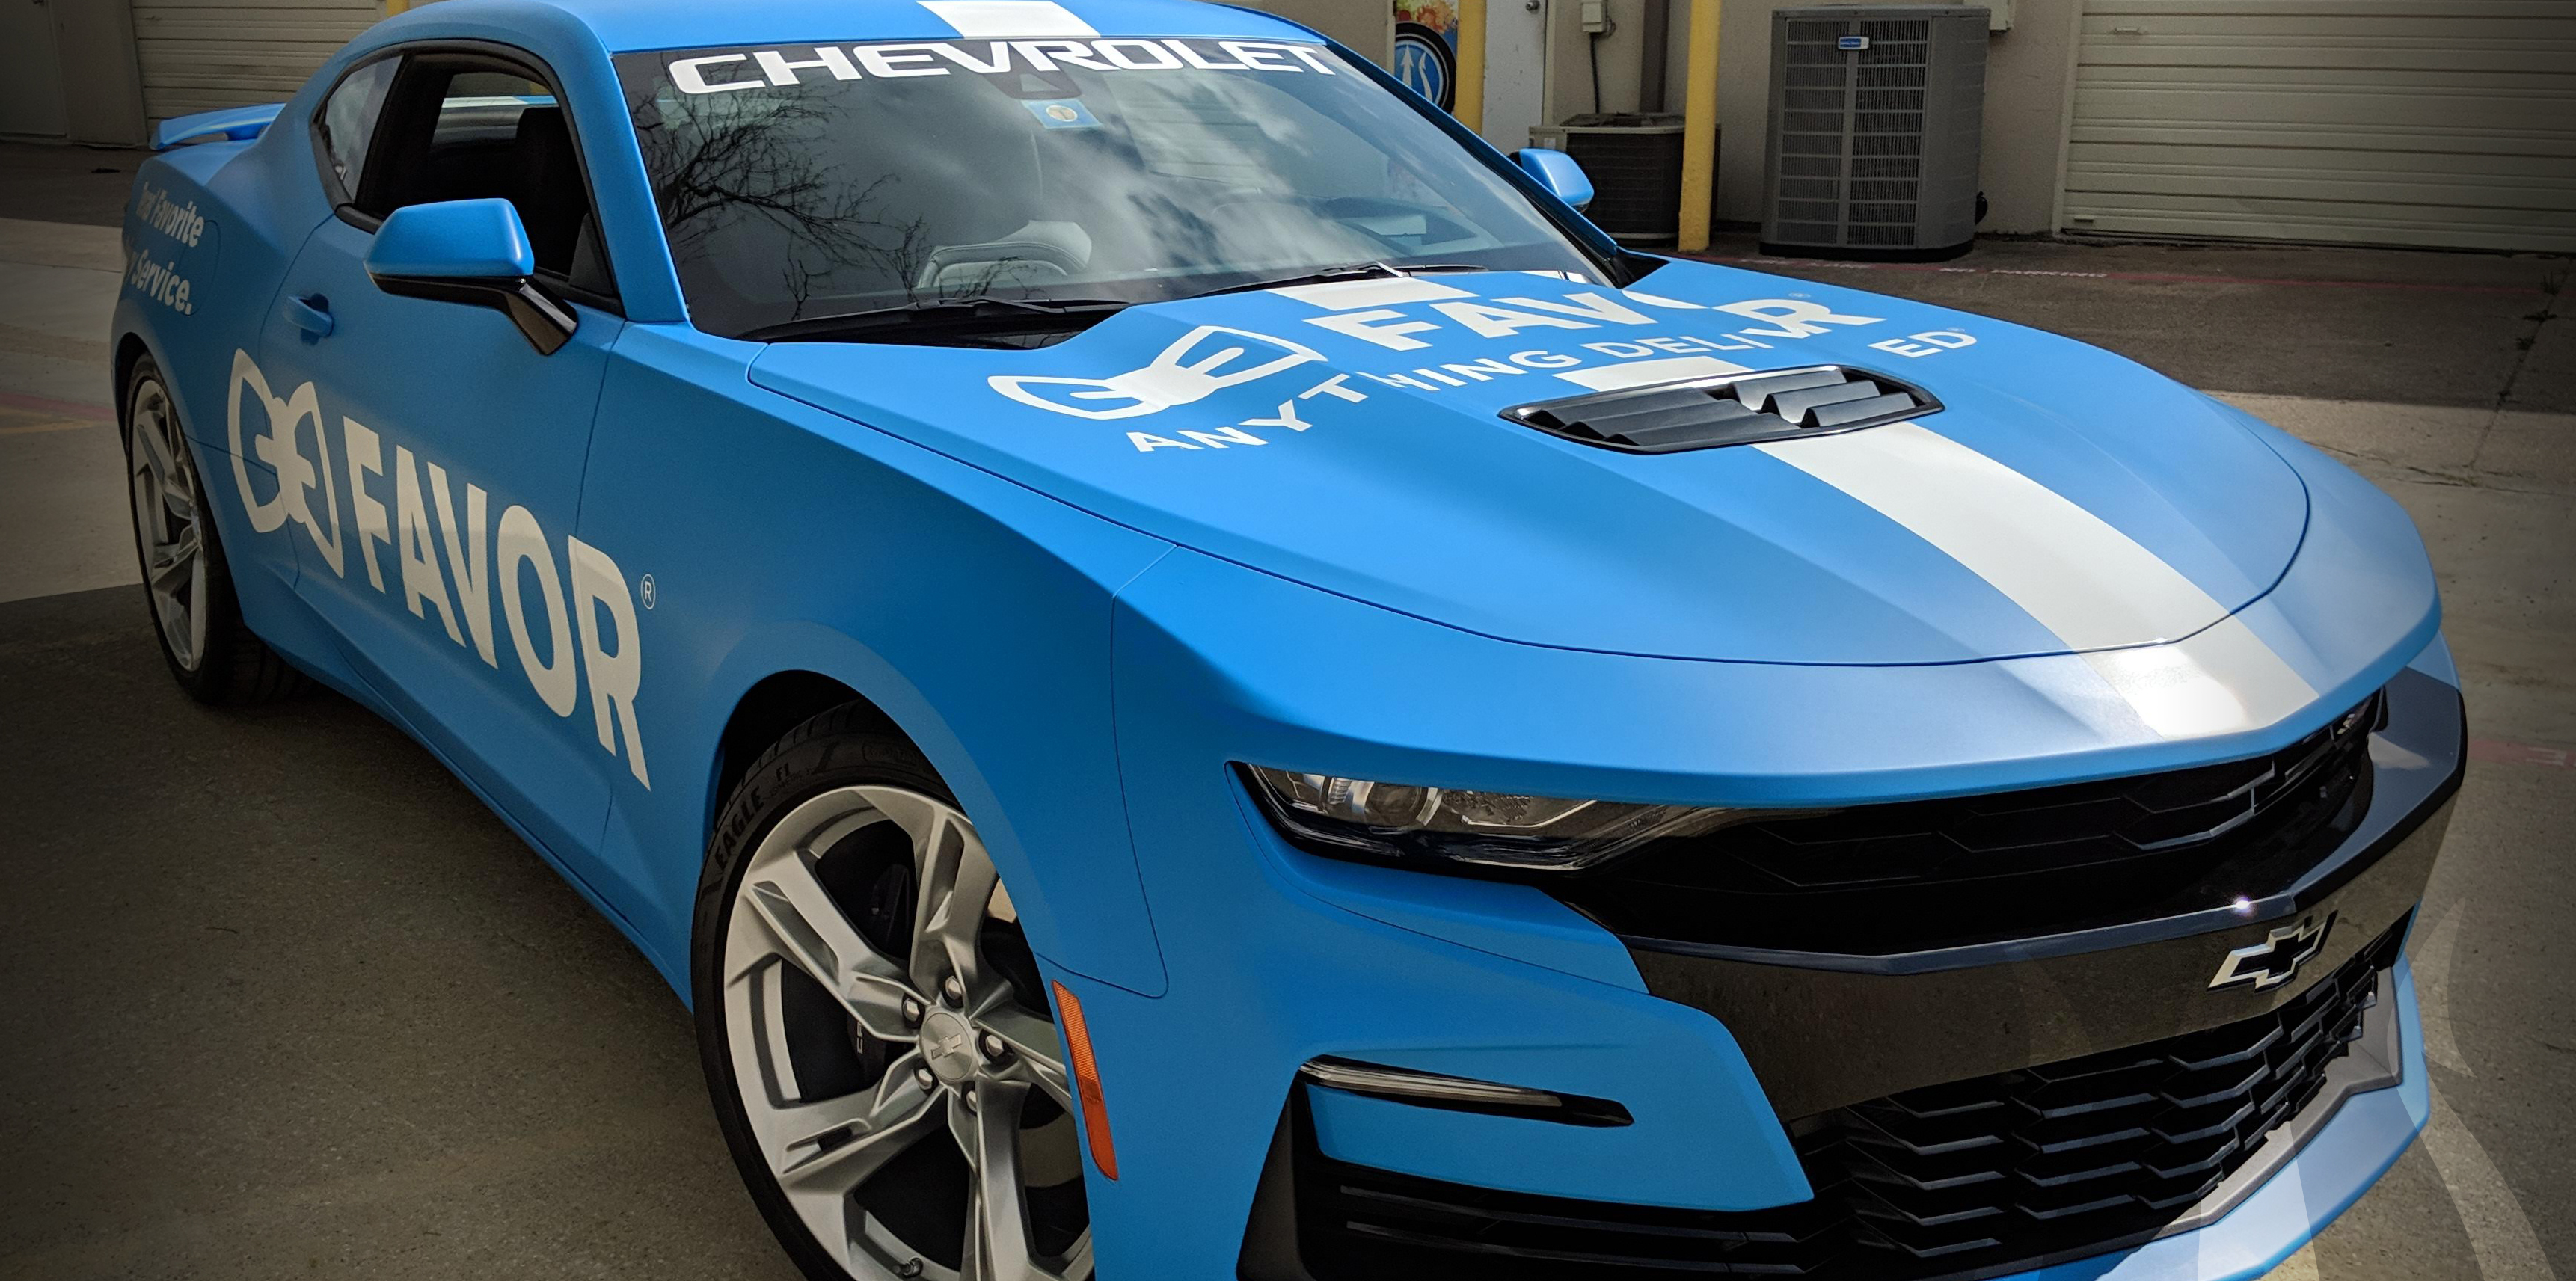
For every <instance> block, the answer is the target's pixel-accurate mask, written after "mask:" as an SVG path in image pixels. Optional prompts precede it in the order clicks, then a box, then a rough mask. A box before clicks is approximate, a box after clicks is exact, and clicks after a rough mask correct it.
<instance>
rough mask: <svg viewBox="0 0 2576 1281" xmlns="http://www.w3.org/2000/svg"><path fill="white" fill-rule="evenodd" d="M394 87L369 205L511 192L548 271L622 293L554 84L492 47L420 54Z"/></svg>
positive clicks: (542, 271)
mask: <svg viewBox="0 0 2576 1281" xmlns="http://www.w3.org/2000/svg"><path fill="white" fill-rule="evenodd" d="M390 97H391V102H390V104H389V105H388V107H387V108H386V110H385V119H386V122H387V123H386V125H385V134H386V138H385V141H384V142H383V144H382V145H381V146H380V147H379V154H377V155H376V156H375V157H374V159H373V160H371V161H370V162H369V164H368V167H367V180H366V182H365V183H364V184H363V185H362V189H361V191H360V193H359V200H358V202H357V204H358V207H359V209H360V210H362V211H363V212H364V213H366V214H368V215H371V216H373V217H377V218H381V217H383V216H385V215H386V214H389V213H392V212H393V211H394V210H396V209H399V208H402V207H403V206H405V205H417V204H428V203H430V202H433V201H440V200H479V199H487V198H498V199H502V200H507V201H509V202H510V203H511V204H512V205H513V206H515V207H516V208H517V209H518V211H519V221H520V222H521V223H522V224H524V225H525V226H526V227H527V229H528V243H529V246H530V247H531V248H533V249H534V250H535V251H536V257H537V274H538V275H540V276H543V277H546V278H548V279H550V280H552V281H554V282H555V283H556V284H558V285H561V286H564V287H566V288H568V289H570V290H571V291H572V292H574V293H575V294H576V295H580V296H584V297H586V298H587V299H589V300H592V301H606V300H611V299H613V298H614V297H615V296H616V291H617V286H616V282H615V280H614V279H613V278H612V277H611V275H610V274H609V269H608V255H607V251H606V248H605V246H604V245H603V244H602V243H601V241H600V234H599V218H598V216H597V213H596V211H595V210H594V209H593V208H592V205H591V200H590V184H589V181H588V180H587V179H586V178H585V177H584V176H583V173H582V167H581V155H580V152H579V150H578V149H577V148H576V146H575V145H574V142H573V130H572V119H571V117H570V116H569V115H567V114H566V113H565V111H564V108H563V105H562V104H561V103H560V102H558V101H557V100H556V98H555V92H554V89H553V88H552V87H551V86H549V85H548V84H547V83H546V82H545V81H544V80H542V79H540V78H538V77H536V76H534V75H531V74H530V73H529V72H528V71H527V70H526V69H523V68H519V67H515V66H512V65H510V64H508V63H504V62H501V61H500V60H498V59H494V58H488V57H482V56H479V55H472V54H448V53H438V54H422V55H419V56H416V57H414V58H412V59H411V60H410V62H409V64H408V65H407V67H406V68H405V70H404V72H403V74H402V77H401V78H400V80H399V81H397V82H396V83H395V85H394V88H393V90H392V93H391V95H390Z"/></svg>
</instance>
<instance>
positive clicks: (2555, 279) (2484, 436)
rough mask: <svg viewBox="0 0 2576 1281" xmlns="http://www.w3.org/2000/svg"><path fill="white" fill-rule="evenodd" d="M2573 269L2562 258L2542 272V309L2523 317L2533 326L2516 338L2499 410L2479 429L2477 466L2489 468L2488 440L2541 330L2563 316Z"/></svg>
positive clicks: (2473, 464) (2473, 455) (2472, 456)
mask: <svg viewBox="0 0 2576 1281" xmlns="http://www.w3.org/2000/svg"><path fill="white" fill-rule="evenodd" d="M2571 271H2576V268H2570V267H2569V266H2568V265H2566V264H2565V263H2563V262H2562V263H2561V264H2560V265H2559V266H2557V267H2554V268H2550V269H2548V270H2545V271H2543V272H2541V273H2540V292H2541V295H2542V296H2541V301H2540V309H2539V310H2538V311H2535V312H2532V313H2531V314H2530V315H2528V316H2525V317H2523V319H2524V320H2527V321H2530V322H2531V327H2530V328H2529V329H2526V330H2524V331H2523V333H2522V336H2521V337H2520V338H2517V339H2515V340H2514V358H2513V368H2511V369H2508V370H2506V371H2505V374H2504V385H2503V386H2502V387H2499V388H2497V389H2496V397H2495V411H2494V412H2493V413H2490V414H2488V415H2487V425H2486V426H2485V427H2484V428H2483V429H2481V430H2480V431H2479V432H2478V444H2477V448H2475V449H2472V450H2470V451H2469V466H2470V468H2471V469H2473V470H2479V471H2483V470H2485V466H2484V464H2483V462H2482V461H2481V460H2483V459H2484V458H2485V457H2486V453H2487V442H2488V441H2490V440H2493V439H2494V438H2495V429H2496V425H2497V424H2498V423H2501V422H2503V421H2504V415H2505V406H2507V405H2510V404H2512V403H2513V389H2514V386H2515V385H2516V384H2518V383H2520V382H2521V381H2522V371H2523V370H2525V369H2528V368H2530V367H2531V353H2532V352H2534V351H2536V350H2538V349H2539V347H2540V331H2541V330H2542V329H2543V328H2545V327H2547V326H2548V324H2549V322H2550V321H2552V320H2556V319H2558V318H2559V317H2558V304H2559V303H2560V302H2562V301H2564V300H2565V299H2566V297H2567V280H2568V276H2569V275H2570V273H2571Z"/></svg>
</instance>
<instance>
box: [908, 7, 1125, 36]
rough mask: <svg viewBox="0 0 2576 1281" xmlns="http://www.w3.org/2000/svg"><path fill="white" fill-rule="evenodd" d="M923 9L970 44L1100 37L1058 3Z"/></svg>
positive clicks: (1087, 24) (1086, 23)
mask: <svg viewBox="0 0 2576 1281" xmlns="http://www.w3.org/2000/svg"><path fill="white" fill-rule="evenodd" d="M921 7H922V8H924V9H928V10H929V11H930V12H931V14H932V15H933V16H934V17H937V18H938V19H939V20H940V21H941V22H945V23H947V24H948V25H949V26H952V27H955V28H957V34H959V35H961V36H964V37H966V38H968V39H970V40H1007V39H1011V38H1013V37H1032V36H1081V37H1085V38H1088V37H1091V36H1096V35H1099V34H1100V33H1099V32H1097V31H1094V30H1092V27H1091V24H1090V23H1088V22H1085V21H1083V20H1082V19H1080V18H1077V17H1075V16H1073V11H1072V10H1070V9H1067V8H1065V7H1064V6H1063V5H1060V4H1057V3H1056V2H1055V0H921Z"/></svg>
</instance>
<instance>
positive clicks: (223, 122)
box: [152, 102, 286, 151]
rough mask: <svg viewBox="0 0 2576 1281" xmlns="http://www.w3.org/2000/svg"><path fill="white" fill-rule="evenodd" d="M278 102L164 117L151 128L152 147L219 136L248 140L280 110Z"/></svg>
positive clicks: (283, 106)
mask: <svg viewBox="0 0 2576 1281" xmlns="http://www.w3.org/2000/svg"><path fill="white" fill-rule="evenodd" d="M285 109H286V104H285V103H282V102H270V103H263V104H261V105H259V106H256V107H226V108H224V109H223V110H221V111H200V112H198V113H197V114H195V115H193V116H177V117H174V118H172V119H169V120H164V121H162V122H161V123H160V125H159V126H158V127H156V128H154V129H153V131H152V149H153V150H154V151H168V150H169V149H170V148H172V147H176V146H179V145H181V144H183V143H191V142H203V141H206V140H208V139H211V138H222V139H224V140H226V141H228V142H248V141H250V140H251V139H253V138H256V137H258V136H260V135H261V134H262V133H265V132H267V130H268V126H269V122H271V121H273V120H275V119H277V113H278V112H280V111H284V110H285Z"/></svg>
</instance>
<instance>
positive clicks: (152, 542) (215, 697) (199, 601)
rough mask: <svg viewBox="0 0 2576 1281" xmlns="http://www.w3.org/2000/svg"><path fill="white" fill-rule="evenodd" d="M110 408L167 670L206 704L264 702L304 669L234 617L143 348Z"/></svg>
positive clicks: (225, 570)
mask: <svg viewBox="0 0 2576 1281" xmlns="http://www.w3.org/2000/svg"><path fill="white" fill-rule="evenodd" d="M117 411H118V412H117V421H118V425H119V427H120V428H121V429H122V431H123V434H124V439H125V461H126V493H127V497H128V499H129V501H130V505H131V507H132V515H133V523H134V557H135V564H136V567H137V568H138V569H140V570H141V571H142V573H143V604H144V608H145V610H146V611H147V612H148V613H149V615H150V616H151V619H152V630H153V634H154V636H156V637H157V638H158V639H159V640H160V642H161V658H162V660H163V661H164V662H166V663H168V664H169V666H170V675H171V677H172V678H173V679H175V680H177V681H178V682H179V688H181V689H183V690H186V691H187V692H188V696H189V697H190V698H193V699H195V700H197V701H198V702H200V703H205V704H208V705H210V706H227V705H229V706H240V705H244V704H250V703H263V702H269V701H272V700H274V699H279V698H283V697H286V696H287V695H290V694H293V693H295V692H297V691H298V690H301V689H302V688H303V686H304V678H303V676H302V675H301V674H300V673H298V672H297V671H296V670H295V669H294V668H293V667H291V666H288V665H287V662H286V660H285V659H284V658H282V657H279V655H278V654H277V651H275V650H272V649H270V648H269V647H268V644H267V642H265V641H262V640H261V639H260V638H259V637H258V636H256V635H253V634H252V632H251V630H250V626H249V625H248V624H247V623H245V622H243V621H242V613H241V601H240V598H239V597H237V596H235V595H234V593H233V577H232V566H231V564H230V563H229V562H228V561H226V560H225V559H224V547H223V540H222V539H221V538H220V537H218V536H217V535H216V532H215V523H214V521H213V519H212V518H211V511H210V509H209V508H208V506H207V503H206V488H205V485H204V483H203V482H202V480H201V479H200V473H199V471H198V468H197V464H196V455H195V454H194V453H193V452H192V451H191V449H190V448H189V444H188V433H187V432H186V431H185V430H183V429H182V428H181V424H180V419H179V405H178V401H177V399H176V398H174V397H172V396H171V395H170V388H169V385H168V384H167V383H166V382H165V381H164V380H163V379H162V376H161V367H160V366H159V365H157V364H155V363H153V360H152V358H151V357H150V356H144V357H141V358H139V359H137V360H136V361H135V362H134V368H133V370H132V371H131V372H129V373H128V374H127V375H126V378H125V387H124V394H123V395H122V396H121V397H119V398H118V404H117Z"/></svg>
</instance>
